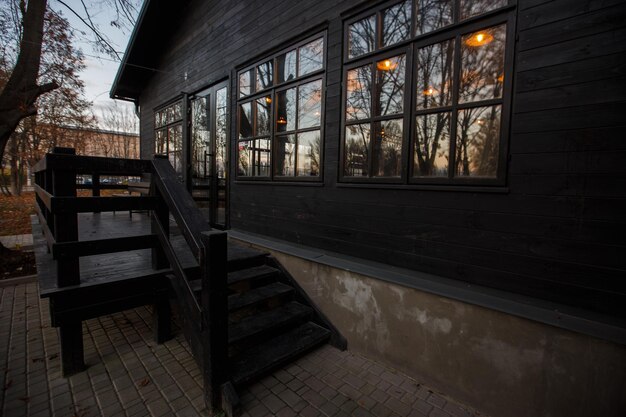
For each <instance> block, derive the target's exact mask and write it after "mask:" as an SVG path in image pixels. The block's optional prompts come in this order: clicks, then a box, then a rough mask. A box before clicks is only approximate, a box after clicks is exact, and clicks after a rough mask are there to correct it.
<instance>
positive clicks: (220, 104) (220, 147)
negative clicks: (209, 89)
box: [215, 88, 228, 178]
mask: <svg viewBox="0 0 626 417" xmlns="http://www.w3.org/2000/svg"><path fill="white" fill-rule="evenodd" d="M227 98H228V94H227V90H226V88H222V89H219V90H217V92H216V93H215V104H216V109H215V164H216V169H217V172H216V174H217V177H218V178H226V148H227V146H226V145H227V143H228V102H227Z"/></svg>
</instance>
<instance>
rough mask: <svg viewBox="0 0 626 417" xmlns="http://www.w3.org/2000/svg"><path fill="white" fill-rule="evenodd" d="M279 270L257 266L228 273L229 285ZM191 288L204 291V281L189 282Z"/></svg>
mask: <svg viewBox="0 0 626 417" xmlns="http://www.w3.org/2000/svg"><path fill="white" fill-rule="evenodd" d="M278 272H279V270H278V269H276V268H274V267H271V266H269V265H261V266H255V267H252V268H246V269H240V270H238V271H232V272H229V273H228V285H232V284H236V283H238V282H241V281H245V280H248V279H254V278H263V277H266V276H268V275H271V274H275V273H278ZM189 286H190V287H191V289H192V290H193V291H200V290H201V289H202V280H200V279H193V280H190V281H189Z"/></svg>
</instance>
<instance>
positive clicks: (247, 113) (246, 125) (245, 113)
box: [239, 102, 252, 139]
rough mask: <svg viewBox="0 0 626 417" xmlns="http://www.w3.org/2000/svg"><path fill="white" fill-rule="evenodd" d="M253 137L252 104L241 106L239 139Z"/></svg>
mask: <svg viewBox="0 0 626 417" xmlns="http://www.w3.org/2000/svg"><path fill="white" fill-rule="evenodd" d="M250 136H252V103H251V102H247V103H243V104H240V105H239V139H243V138H249V137H250Z"/></svg>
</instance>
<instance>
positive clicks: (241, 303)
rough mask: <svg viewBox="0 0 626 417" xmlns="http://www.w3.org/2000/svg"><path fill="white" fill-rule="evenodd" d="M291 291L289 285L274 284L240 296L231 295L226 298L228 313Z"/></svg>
mask: <svg viewBox="0 0 626 417" xmlns="http://www.w3.org/2000/svg"><path fill="white" fill-rule="evenodd" d="M292 291H293V288H292V287H290V286H289V285H285V284H283V283H280V282H274V283H272V284H269V285H265V286H263V287H258V288H254V289H252V290H250V291H246V292H244V293H241V294H233V295H230V296H229V297H228V311H233V310H237V309H240V308H243V307H247V306H250V305H254V304H256V303H258V302H260V301H262V300H264V299H268V298H272V297H276V296H281V295H286V294H288V293H290V292H292Z"/></svg>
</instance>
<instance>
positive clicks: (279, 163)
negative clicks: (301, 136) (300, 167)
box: [274, 135, 296, 177]
mask: <svg viewBox="0 0 626 417" xmlns="http://www.w3.org/2000/svg"><path fill="white" fill-rule="evenodd" d="M275 167H276V168H275V170H274V173H275V174H276V175H280V176H285V177H293V176H294V175H295V167H296V135H283V136H277V137H276V163H275Z"/></svg>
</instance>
